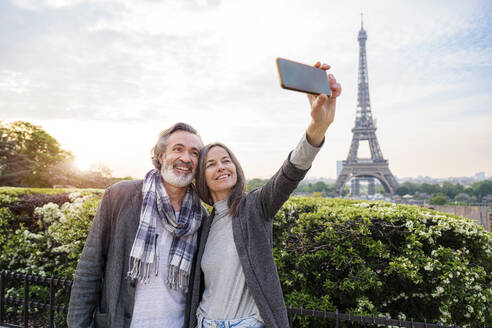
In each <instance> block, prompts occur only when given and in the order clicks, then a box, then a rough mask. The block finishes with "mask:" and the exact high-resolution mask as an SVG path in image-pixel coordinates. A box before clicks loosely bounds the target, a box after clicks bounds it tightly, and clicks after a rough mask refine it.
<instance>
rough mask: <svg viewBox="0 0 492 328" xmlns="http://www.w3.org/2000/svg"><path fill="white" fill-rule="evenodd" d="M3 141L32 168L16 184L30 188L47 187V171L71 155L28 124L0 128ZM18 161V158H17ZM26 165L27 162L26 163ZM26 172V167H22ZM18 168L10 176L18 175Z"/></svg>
mask: <svg viewBox="0 0 492 328" xmlns="http://www.w3.org/2000/svg"><path fill="white" fill-rule="evenodd" d="M2 130H3V134H4V139H5V140H6V141H7V142H10V143H11V145H12V146H11V147H12V152H13V153H14V154H15V155H17V156H22V157H23V158H24V159H26V160H28V161H29V162H30V163H31V164H32V167H31V168H30V170H29V173H28V174H24V175H22V178H21V180H20V181H16V183H18V184H21V185H27V186H31V187H48V186H50V183H49V181H48V177H49V173H48V171H49V169H50V168H51V167H52V166H54V165H56V164H58V163H60V162H63V161H66V160H69V159H71V158H73V155H72V154H71V153H70V152H68V151H66V150H63V149H62V148H61V147H60V144H59V143H58V141H57V140H56V139H55V138H53V137H52V136H51V135H50V134H48V133H47V132H46V131H44V130H43V129H42V128H41V127H39V126H36V125H34V124H31V123H29V122H24V121H17V122H13V123H10V124H7V125H5V126H3V127H2ZM17 160H19V158H17ZM26 163H27V162H26ZM22 169H23V170H24V171H25V170H26V165H23V166H22ZM19 172H22V170H21V169H20V168H17V171H15V172H12V174H17V175H19Z"/></svg>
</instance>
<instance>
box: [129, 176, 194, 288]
mask: <svg viewBox="0 0 492 328" xmlns="http://www.w3.org/2000/svg"><path fill="white" fill-rule="evenodd" d="M142 195H143V200H142V208H141V211H140V224H139V226H138V230H137V234H136V235H135V240H134V241H133V246H132V250H131V252H130V271H129V272H128V275H129V276H130V277H131V278H132V279H138V280H140V281H142V282H143V283H147V282H148V280H149V276H150V266H151V264H152V263H153V262H154V260H155V275H156V276H157V274H158V269H157V268H158V264H159V263H158V262H159V254H158V253H157V252H156V249H157V245H156V241H157V235H156V233H155V229H156V223H157V220H162V223H163V225H164V227H165V229H166V230H167V231H169V233H171V235H172V236H173V241H172V243H171V248H170V250H169V261H168V276H167V284H168V285H169V287H170V288H171V289H174V290H178V289H180V290H183V291H184V292H186V291H187V290H188V277H189V274H190V271H191V261H192V259H193V255H194V253H195V250H196V247H197V233H196V232H197V230H198V228H199V227H200V223H201V219H202V211H201V204H200V199H199V198H198V194H197V193H196V191H195V189H194V187H193V185H190V186H189V187H188V190H187V192H186V194H185V196H184V198H183V201H182V203H181V209H180V211H179V217H178V218H176V217H175V214H174V209H173V207H172V205H171V202H170V200H169V196H168V195H167V192H166V188H164V184H163V183H162V178H161V173H160V172H159V171H158V170H156V169H153V170H151V171H149V172H148V173H147V174H146V175H145V178H144V182H143V187H142Z"/></svg>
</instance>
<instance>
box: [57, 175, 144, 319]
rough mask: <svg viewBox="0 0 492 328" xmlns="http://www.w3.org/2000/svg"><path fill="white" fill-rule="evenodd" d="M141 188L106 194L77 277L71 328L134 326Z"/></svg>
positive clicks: (128, 186)
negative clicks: (132, 272)
mask: <svg viewBox="0 0 492 328" xmlns="http://www.w3.org/2000/svg"><path fill="white" fill-rule="evenodd" d="M142 184H143V180H133V181H122V182H119V183H116V184H114V185H112V186H111V187H109V188H108V189H107V190H106V192H105V193H104V196H103V199H102V201H101V204H100V205H99V208H98V210H97V213H96V216H95V217H94V221H93V222H92V227H91V230H90V232H89V236H88V237H87V240H86V242H85V246H84V250H83V251H82V255H81V256H80V260H79V263H78V265H77V271H76V272H75V277H74V282H73V286H72V293H71V295H70V304H69V308H68V317H67V323H68V326H69V327H71V328H76V327H77V328H85V327H96V328H98V327H118V328H120V327H129V326H130V322H131V318H132V314H133V305H134V302H135V287H136V282H135V281H134V280H131V279H130V278H128V277H127V273H128V268H129V259H130V251H131V249H132V246H133V241H134V240H135V234H136V233H137V229H138V224H139V219H140V208H141V206H142Z"/></svg>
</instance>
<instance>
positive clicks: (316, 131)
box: [306, 121, 330, 147]
mask: <svg viewBox="0 0 492 328" xmlns="http://www.w3.org/2000/svg"><path fill="white" fill-rule="evenodd" d="M329 126H330V124H320V123H315V122H312V121H311V123H310V124H309V126H308V128H307V129H306V138H307V140H308V142H309V143H310V144H311V146H314V147H319V146H320V145H321V143H322V142H323V140H324V138H325V134H326V130H328V127H329Z"/></svg>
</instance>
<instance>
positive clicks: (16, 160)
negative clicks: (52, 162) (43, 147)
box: [0, 121, 34, 186]
mask: <svg viewBox="0 0 492 328" xmlns="http://www.w3.org/2000/svg"><path fill="white" fill-rule="evenodd" d="M16 148H17V146H16V142H15V140H10V139H9V137H8V131H7V128H6V127H5V126H3V125H2V123H1V121H0V186H17V185H20V182H21V181H22V179H23V178H24V177H25V176H27V175H29V174H30V172H31V170H32V169H33V166H34V165H33V161H31V160H29V159H27V158H26V157H25V156H24V155H21V154H17V153H16V151H15V149H16Z"/></svg>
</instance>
